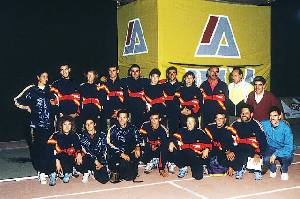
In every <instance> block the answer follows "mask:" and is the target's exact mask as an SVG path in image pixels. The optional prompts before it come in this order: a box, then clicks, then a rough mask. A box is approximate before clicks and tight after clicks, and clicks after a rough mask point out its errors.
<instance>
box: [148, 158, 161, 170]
mask: <svg viewBox="0 0 300 199" xmlns="http://www.w3.org/2000/svg"><path fill="white" fill-rule="evenodd" d="M150 162H152V164H153V167H155V168H158V163H159V158H153V159H152V160H151V161H150Z"/></svg>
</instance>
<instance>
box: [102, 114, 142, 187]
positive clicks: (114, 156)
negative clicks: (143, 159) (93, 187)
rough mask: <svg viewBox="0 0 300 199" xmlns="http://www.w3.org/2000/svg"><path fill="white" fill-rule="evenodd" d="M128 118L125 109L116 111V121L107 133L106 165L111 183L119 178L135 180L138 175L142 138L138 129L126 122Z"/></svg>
mask: <svg viewBox="0 0 300 199" xmlns="http://www.w3.org/2000/svg"><path fill="white" fill-rule="evenodd" d="M128 119H129V118H128V112H127V111H125V110H120V111H118V113H117V120H118V123H117V124H115V125H113V126H112V127H111V128H110V129H109V130H108V133H107V144H108V146H109V147H108V149H109V160H108V166H109V169H110V171H111V182H113V183H117V182H119V180H126V181H131V180H133V181H134V182H135V180H136V177H137V175H138V163H139V159H140V156H141V148H140V146H141V142H142V140H141V137H140V133H139V131H138V129H137V128H136V127H135V126H134V125H132V124H130V123H128Z"/></svg>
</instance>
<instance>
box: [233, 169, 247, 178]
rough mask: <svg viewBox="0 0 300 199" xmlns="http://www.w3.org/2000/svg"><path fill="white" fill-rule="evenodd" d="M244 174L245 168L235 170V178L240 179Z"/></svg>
mask: <svg viewBox="0 0 300 199" xmlns="http://www.w3.org/2000/svg"><path fill="white" fill-rule="evenodd" d="M244 174H245V170H243V169H242V170H240V171H236V172H235V179H242V178H243V176H244Z"/></svg>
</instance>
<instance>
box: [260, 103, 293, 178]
mask: <svg viewBox="0 0 300 199" xmlns="http://www.w3.org/2000/svg"><path fill="white" fill-rule="evenodd" d="M269 115H270V120H265V121H262V126H263V129H264V131H265V134H266V138H267V143H268V149H267V151H266V153H265V156H264V159H263V165H264V167H266V168H267V169H270V177H271V178H275V177H276V163H275V160H278V161H279V163H280V165H281V180H288V179H289V175H288V167H289V166H290V165H291V163H292V161H293V158H294V151H295V145H294V142H293V140H294V137H293V133H292V130H291V127H290V126H289V125H288V124H286V122H284V121H283V120H282V112H281V109H280V108H279V107H276V106H274V107H271V109H270V111H269Z"/></svg>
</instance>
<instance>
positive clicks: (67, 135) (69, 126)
mask: <svg viewBox="0 0 300 199" xmlns="http://www.w3.org/2000/svg"><path fill="white" fill-rule="evenodd" d="M59 69H60V75H61V78H59V79H58V80H56V81H54V82H53V83H52V84H51V85H49V84H48V73H47V72H45V71H42V72H40V73H38V74H37V84H35V85H30V86H28V87H26V88H25V89H24V90H23V91H22V92H21V93H20V94H19V95H18V96H17V97H16V98H14V101H15V105H16V106H17V107H18V108H20V109H23V110H26V111H28V112H29V113H30V139H29V147H30V154H31V158H32V162H33V166H34V168H35V169H36V170H37V171H38V175H39V180H40V182H41V184H47V179H46V175H48V176H49V185H50V186H54V185H55V184H56V181H57V179H58V177H60V178H61V179H62V180H63V182H64V183H68V182H69V181H70V178H71V177H72V176H77V175H78V172H80V173H82V174H83V178H82V182H83V183H87V182H88V179H89V176H90V175H93V176H94V178H95V179H96V180H97V181H99V182H100V183H106V182H108V181H111V182H113V183H116V182H120V181H121V180H126V181H134V182H140V181H141V180H140V179H139V174H138V165H139V164H140V163H141V162H143V163H144V164H145V165H146V166H145V168H144V172H145V173H146V174H148V173H150V172H151V171H152V170H153V168H158V171H159V174H160V175H161V176H163V177H166V176H168V175H169V173H175V168H176V166H177V167H178V168H179V171H178V177H180V178H183V177H184V176H185V175H186V173H187V170H188V169H187V167H188V166H190V167H191V172H192V177H193V178H195V179H196V180H200V179H202V178H203V173H204V169H203V168H207V170H208V173H209V174H211V175H229V176H233V175H234V176H235V178H236V179H242V178H243V175H244V173H245V171H246V168H247V169H251V170H253V171H254V174H255V179H256V180H261V179H262V174H264V173H265V172H266V171H267V170H268V169H270V177H272V178H275V177H276V160H278V161H279V162H280V164H281V172H282V174H281V179H282V180H288V167H289V165H290V164H291V162H292V160H293V151H294V144H293V134H292V131H291V128H290V126H289V125H288V123H287V122H286V121H285V120H284V114H283V110H282V106H281V104H280V101H279V100H278V99H277V98H276V97H275V96H274V95H272V93H270V92H269V91H266V90H265V87H266V80H265V79H264V78H263V77H262V76H257V77H255V78H254V79H253V85H251V84H249V83H247V82H245V81H244V79H243V72H242V70H241V69H240V68H238V67H235V68H233V70H232V72H231V79H232V83H230V84H229V85H227V84H226V83H225V82H223V81H221V80H220V79H219V77H218V73H219V68H218V67H217V66H211V67H210V68H209V69H208V71H207V80H206V81H204V82H203V83H202V84H201V85H200V87H197V86H196V84H195V74H194V73H193V72H191V71H188V72H186V73H185V74H184V76H183V79H182V82H179V81H178V79H177V68H176V67H173V66H171V67H169V68H168V69H167V70H166V79H165V80H161V79H160V76H161V72H160V70H159V69H157V68H155V69H153V70H151V72H150V73H149V78H144V77H141V70H140V66H139V65H137V64H133V65H132V66H131V67H130V68H129V70H128V77H125V78H119V68H118V67H117V66H109V67H108V77H101V79H100V80H99V81H98V75H97V72H96V71H95V70H93V69H91V70H88V71H87V72H86V74H85V75H86V79H87V81H86V82H85V83H82V84H80V85H79V84H77V83H76V82H75V81H74V80H73V79H72V78H71V67H70V66H69V65H66V64H64V65H61V66H60V67H59ZM204 166H206V167H204Z"/></svg>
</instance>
